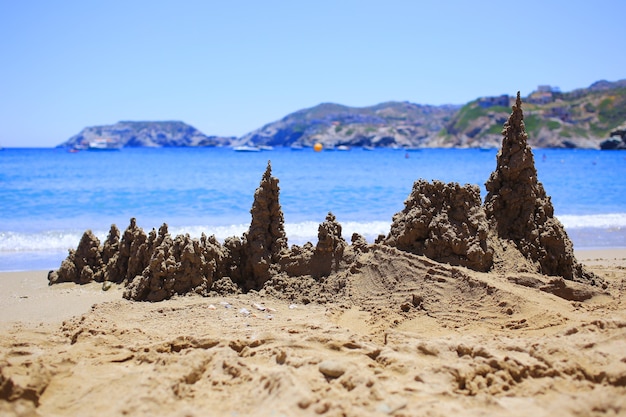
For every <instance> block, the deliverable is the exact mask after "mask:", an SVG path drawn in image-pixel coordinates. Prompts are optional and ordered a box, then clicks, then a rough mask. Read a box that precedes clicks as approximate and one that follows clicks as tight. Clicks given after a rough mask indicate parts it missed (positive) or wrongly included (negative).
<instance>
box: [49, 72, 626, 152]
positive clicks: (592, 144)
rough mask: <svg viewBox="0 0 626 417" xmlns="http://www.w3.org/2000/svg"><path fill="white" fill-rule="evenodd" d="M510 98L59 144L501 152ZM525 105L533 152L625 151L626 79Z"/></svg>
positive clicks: (100, 130) (542, 95) (134, 127)
mask: <svg viewBox="0 0 626 417" xmlns="http://www.w3.org/2000/svg"><path fill="white" fill-rule="evenodd" d="M512 100H513V97H512V96H511V95H507V94H503V95H500V96H493V97H480V98H477V99H476V100H473V101H471V102H469V103H466V104H464V105H442V106H431V105H422V104H415V103H410V102H407V101H404V102H397V101H390V102H386V103H381V104H377V105H374V106H368V107H358V108H357V107H348V106H343V105H340V104H335V103H322V104H319V105H317V106H314V107H311V108H308V109H303V110H298V111H296V112H294V113H291V114H289V115H287V116H285V117H283V118H282V119H280V120H278V121H275V122H271V123H268V124H266V125H265V126H263V127H260V128H259V129H256V130H254V131H252V132H249V133H247V134H245V135H243V136H241V137H235V136H209V135H206V134H204V133H203V132H200V131H199V130H198V129H196V128H194V127H193V126H190V125H188V124H186V123H184V122H182V121H120V122H118V123H116V124H113V125H102V126H91V127H86V128H84V129H83V130H82V131H81V132H79V133H78V134H76V135H74V136H72V137H71V138H69V139H68V140H67V141H65V142H63V143H62V144H60V145H59V147H65V148H70V149H74V150H79V149H85V148H86V147H87V146H88V144H89V143H90V142H93V141H103V140H109V141H113V142H115V143H118V144H119V145H120V147H238V148H242V147H248V148H265V149H269V148H272V147H292V148H296V149H301V148H307V147H308V148H311V147H313V146H314V145H315V144H316V143H319V144H321V145H322V147H323V148H324V149H337V148H340V147H343V148H349V147H364V148H367V149H374V148H399V149H415V148H497V147H498V146H499V143H500V141H501V130H502V123H503V122H504V121H505V120H506V118H507V117H508V114H509V112H510V108H511V104H512ZM523 101H524V103H525V105H526V108H527V109H528V111H527V113H526V116H525V125H526V130H527V132H528V133H529V143H530V145H531V146H533V147H534V148H571V149H576V148H582V149H607V150H613V149H616V150H617V149H626V79H624V80H620V81H615V82H610V81H598V82H595V83H593V84H592V85H591V86H589V87H587V88H580V89H576V90H573V91H571V92H561V91H560V89H559V88H558V87H553V86H549V85H543V86H538V87H537V89H536V90H535V91H533V92H532V93H530V94H529V95H528V96H527V97H525V98H523Z"/></svg>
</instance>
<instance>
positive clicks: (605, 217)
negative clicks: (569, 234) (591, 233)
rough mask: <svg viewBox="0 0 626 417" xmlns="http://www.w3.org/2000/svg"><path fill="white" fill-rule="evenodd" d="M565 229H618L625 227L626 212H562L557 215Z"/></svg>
mask: <svg viewBox="0 0 626 417" xmlns="http://www.w3.org/2000/svg"><path fill="white" fill-rule="evenodd" d="M557 218H558V219H559V221H560V222H561V223H563V226H564V227H565V229H582V228H593V229H620V228H622V227H626V213H607V214H585V215H573V214H563V215H560V216H557Z"/></svg>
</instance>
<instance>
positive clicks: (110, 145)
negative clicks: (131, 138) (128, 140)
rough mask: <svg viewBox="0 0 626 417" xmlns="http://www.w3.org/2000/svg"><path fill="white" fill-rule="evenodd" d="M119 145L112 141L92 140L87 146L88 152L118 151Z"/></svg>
mask: <svg viewBox="0 0 626 417" xmlns="http://www.w3.org/2000/svg"><path fill="white" fill-rule="evenodd" d="M121 148H122V146H121V145H120V143H119V142H118V141H116V140H113V139H94V140H92V141H90V142H89V144H88V145H87V150H89V151H119V150H120V149H121Z"/></svg>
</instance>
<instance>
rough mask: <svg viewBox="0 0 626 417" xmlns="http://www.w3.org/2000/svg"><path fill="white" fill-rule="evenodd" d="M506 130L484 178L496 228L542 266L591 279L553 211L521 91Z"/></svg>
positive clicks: (545, 269) (549, 271)
mask: <svg viewBox="0 0 626 417" xmlns="http://www.w3.org/2000/svg"><path fill="white" fill-rule="evenodd" d="M502 135H503V136H504V137H503V140H502V148H501V149H500V151H499V152H498V155H497V167H496V170H495V171H494V172H493V173H492V174H491V176H490V177H489V180H488V181H487V182H486V184H485V186H486V188H487V191H488V194H487V197H486V198H485V205H484V206H485V213H486V215H487V219H488V221H489V223H490V226H491V228H492V229H493V230H494V231H495V233H496V235H497V237H498V238H499V239H502V240H505V241H507V242H511V243H512V244H513V245H514V246H515V247H517V249H518V250H519V251H520V252H521V254H522V255H523V256H524V257H525V258H527V259H528V260H530V261H532V262H534V263H536V264H537V266H538V268H539V272H541V273H543V274H546V275H557V276H562V277H563V278H565V279H570V280H576V281H589V280H591V279H592V277H591V276H590V275H589V274H587V273H586V272H585V271H583V269H582V266H581V265H579V264H578V262H577V261H576V259H575V258H574V250H573V246H572V242H571V241H570V239H569V237H568V236H567V233H566V232H565V229H564V228H563V225H562V224H561V222H559V221H558V219H556V218H555V217H554V208H553V206H552V202H551V200H550V197H549V196H548V195H546V192H545V190H544V188H543V185H542V184H541V183H540V182H539V180H538V178H537V170H536V168H535V162H534V158H533V153H532V150H531V148H530V146H529V145H528V143H527V139H528V135H527V134H526V129H525V126H524V114H523V112H522V100H521V98H520V93H519V92H518V93H517V100H516V102H515V105H514V106H513V112H512V113H511V115H510V116H509V119H508V121H507V122H506V123H505V124H504V129H503V131H502Z"/></svg>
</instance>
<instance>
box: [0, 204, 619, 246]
mask: <svg viewBox="0 0 626 417" xmlns="http://www.w3.org/2000/svg"><path fill="white" fill-rule="evenodd" d="M557 217H558V219H559V220H560V221H561V223H563V225H564V226H565V228H566V230H572V231H574V230H578V229H598V231H601V230H607V231H611V230H613V231H614V230H619V229H622V228H626V213H612V214H594V215H560V216H557ZM390 225H391V222H388V221H370V222H354V221H347V222H341V226H342V235H343V237H344V239H346V240H347V241H350V238H351V236H352V234H353V233H358V234H360V235H362V236H363V237H365V239H366V240H367V241H368V242H370V243H371V242H374V240H375V239H376V238H377V237H378V236H379V235H381V234H382V235H386V234H388V233H389V228H390ZM248 227H249V225H248V224H233V225H228V226H207V225H195V226H178V227H170V228H169V232H170V234H171V235H173V236H175V235H179V234H188V235H190V236H191V237H200V236H201V235H202V233H204V234H206V235H207V236H210V235H215V237H216V238H217V239H218V240H219V241H220V242H223V241H224V240H225V239H226V238H228V237H231V236H237V237H241V236H242V235H243V233H244V232H246V231H247V230H248ZM318 228H319V223H317V222H313V221H305V222H300V223H287V224H285V232H286V234H287V237H288V239H289V244H298V245H302V244H304V243H306V242H312V243H314V244H315V243H316V242H317V232H318ZM144 230H145V231H146V233H147V232H149V230H150V229H144ZM93 232H94V234H95V235H96V237H98V239H100V241H101V242H102V241H104V239H106V236H107V233H108V230H94V231H93ZM82 235H83V231H77V230H57V231H54V230H52V231H43V232H39V233H31V232H28V233H27V232H13V231H6V232H1V231H0V252H26V251H37V252H42V251H43V252H45V251H60V250H62V251H66V250H68V249H73V248H76V246H77V245H78V242H79V241H80V238H81V236H82Z"/></svg>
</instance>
